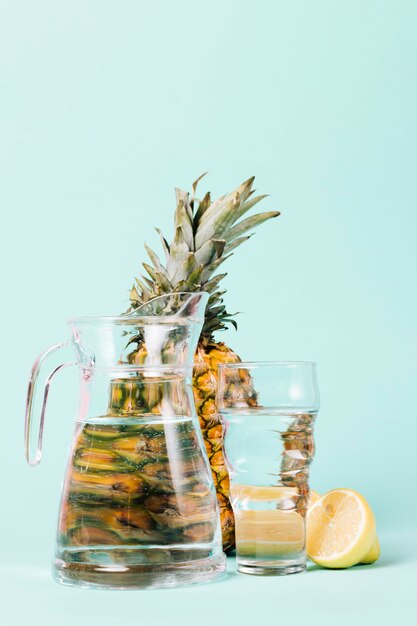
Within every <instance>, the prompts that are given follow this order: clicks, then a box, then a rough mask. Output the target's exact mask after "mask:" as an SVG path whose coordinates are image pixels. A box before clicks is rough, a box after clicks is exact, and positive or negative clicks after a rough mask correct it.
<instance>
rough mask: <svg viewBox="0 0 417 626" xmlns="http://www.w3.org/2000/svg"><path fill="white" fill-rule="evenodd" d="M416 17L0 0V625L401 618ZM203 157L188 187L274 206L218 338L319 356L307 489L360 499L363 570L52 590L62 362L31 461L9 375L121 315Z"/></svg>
mask: <svg viewBox="0 0 417 626" xmlns="http://www.w3.org/2000/svg"><path fill="white" fill-rule="evenodd" d="M416 27H417V3H416V2H413V1H407V0H400V1H398V0H392V1H391V0H385V1H383V0H381V1H379V2H378V1H371V0H362V1H355V0H352V1H347V0H341V1H339V2H334V1H332V0H328V1H325V0H317V1H315V2H313V1H311V2H309V1H307V0H304V1H296V0H295V1H293V2H284V1H277V0H275V1H266V0H257V1H256V2H255V1H254V0H252V1H243V0H242V1H240V2H238V1H233V0H229V1H227V2H225V1H220V0H212V1H211V2H202V1H194V2H192V1H191V0H189V1H185V0H176V1H175V2H170V1H168V0H166V1H164V2H162V1H159V2H158V1H154V2H145V1H143V0H136V1H128V0H123V1H121V2H108V1H100V2H99V1H96V0H90V1H89V2H85V1H81V0H74V1H71V2H69V1H67V0H64V1H60V2H56V1H52V0H50V1H47V0H38V1H37V2H30V1H26V2H24V1H21V0H13V1H8V2H7V1H6V2H5V1H1V0H0V107H1V118H0V181H1V184H0V207H1V213H2V220H1V232H2V243H1V246H0V253H1V268H2V280H1V291H0V293H1V299H2V306H1V316H2V323H1V346H2V354H3V359H2V363H3V365H2V376H1V381H0V382H1V387H2V389H1V398H2V406H3V426H2V442H3V443H2V454H1V474H2V478H3V480H2V490H1V506H0V511H1V513H0V546H1V554H0V563H1V565H2V569H1V570H0V571H1V576H2V578H1V580H2V581H3V585H2V592H3V593H4V599H5V600H6V602H5V603H3V608H2V610H3V611H6V613H7V610H8V609H7V606H9V609H10V611H11V612H10V615H12V616H14V619H15V621H13V622H12V621H9V622H7V623H17V624H20V623H23V620H24V619H26V618H27V617H28V615H29V612H30V611H32V612H34V615H35V617H34V621H33V623H36V624H38V623H41V622H42V623H44V624H45V623H46V624H49V623H52V620H54V621H56V620H57V619H58V618H59V622H60V623H61V624H64V623H65V624H67V623H68V624H69V623H71V624H73V623H78V624H84V623H88V624H93V623H94V624H96V623H97V624H98V623H100V624H103V625H105V624H110V623H111V624H114V623H115V621H118V620H119V619H123V620H133V619H135V621H138V620H139V619H142V620H145V619H146V620H147V621H148V622H150V623H153V624H159V623H162V620H163V619H168V618H169V619H170V621H171V623H178V624H180V623H181V624H188V623H192V621H193V620H196V619H198V621H199V623H200V624H206V623H210V620H211V621H212V620H213V617H212V615H213V612H215V609H214V608H213V607H207V608H206V609H204V611H202V610H201V607H202V603H203V602H204V601H205V602H206V603H207V597H209V598H211V600H212V601H213V602H214V605H215V606H216V607H217V606H221V607H222V610H221V616H222V617H221V619H220V618H219V616H218V617H217V621H218V622H219V620H220V623H227V622H230V621H231V620H232V616H234V619H235V620H236V622H234V623H238V621H240V622H241V623H247V624H250V623H252V622H253V620H254V619H256V617H257V616H260V617H264V618H267V617H269V619H270V620H271V621H272V619H273V620H278V619H279V618H285V619H286V618H291V617H293V616H294V613H296V614H297V615H298V616H299V617H300V618H303V619H309V620H310V621H314V618H317V619H318V620H320V621H321V622H322V623H323V621H325V622H326V621H327V620H328V621H329V623H330V621H334V620H335V619H336V616H338V617H337V619H338V620H339V621H338V624H344V623H346V624H347V623H351V621H353V620H359V621H360V618H361V617H362V618H363V619H365V616H366V617H367V619H371V618H373V619H374V621H375V623H376V622H377V621H379V622H380V623H385V620H387V623H388V621H389V620H390V619H392V618H393V616H394V615H396V616H397V617H398V615H403V616H407V615H409V613H410V611H411V606H412V605H411V601H412V596H411V595H410V589H411V585H412V578H413V576H414V577H415V560H414V561H413V559H415V554H416V542H415V534H416V532H415V531H416V521H415V520H416V518H415V516H416V512H417V510H416V509H417V506H416V489H415V479H414V473H415V463H416V461H415V458H416V444H415V442H416V436H417V428H416V415H415V394H416V374H417V367H416V348H417V330H416V319H417V297H416V268H417V258H416V257H417V254H416V243H415V240H416V229H417V218H416V201H417V187H416V183H415V176H416V174H415V172H416V165H417V141H416V127H417V117H416V110H417V87H416V60H417V40H416ZM205 170H209V175H208V177H207V178H206V180H205V182H204V184H203V185H202V188H203V187H204V189H207V188H209V189H210V190H211V191H212V192H213V193H214V194H221V193H224V192H225V191H228V190H230V189H231V188H233V187H235V186H237V185H238V184H239V183H240V182H241V181H243V180H244V179H246V178H248V177H249V176H251V175H252V174H255V175H256V177H257V180H256V182H257V188H258V190H259V192H260V193H269V194H270V197H269V198H268V199H267V200H265V201H264V202H263V203H262V204H263V208H264V210H270V209H279V210H280V211H281V212H282V215H281V216H280V217H279V218H278V219H277V220H275V221H273V222H271V223H269V224H268V225H264V226H261V227H260V228H259V230H258V232H257V234H256V236H255V237H254V238H253V239H252V240H251V241H250V242H248V243H247V244H245V245H246V247H245V248H241V249H240V250H239V253H238V254H237V255H236V256H235V257H233V258H232V259H231V260H230V261H229V262H228V265H227V270H228V272H229V275H228V277H227V279H226V280H225V286H226V287H227V290H228V294H227V303H228V307H229V309H230V310H231V311H235V310H237V311H242V312H243V313H242V314H241V315H240V316H239V320H238V321H239V331H238V333H235V332H234V331H228V332H227V333H226V334H225V335H224V337H221V338H222V339H225V340H227V342H228V343H229V344H230V345H231V346H233V347H234V348H235V349H236V351H238V352H239V354H240V355H241V356H242V357H244V358H247V359H253V360H257V359H294V360H295V359H311V360H315V361H317V363H318V373H319V382H320V389H321V395H322V408H321V411H320V414H319V418H318V423H317V458H316V461H315V464H314V466H313V471H312V479H311V484H312V487H313V488H315V489H316V490H318V491H320V492H324V491H326V490H328V489H330V488H334V487H351V488H354V489H357V490H359V491H361V492H362V493H363V494H364V495H365V496H366V497H367V498H368V499H369V501H370V503H371V504H372V506H373V508H374V510H375V513H376V517H377V522H378V528H379V533H380V536H381V543H382V558H381V561H380V562H379V563H378V564H377V565H376V566H372V567H367V568H364V567H362V568H355V569H353V570H349V571H345V572H330V571H322V570H320V571H319V570H315V569H314V568H313V569H312V571H311V572H309V573H308V574H307V575H306V576H298V577H290V578H287V579H285V580H283V579H269V580H258V579H256V580H254V579H253V578H250V577H243V578H242V577H236V576H233V575H231V576H230V577H229V579H228V580H227V581H226V582H224V583H222V584H220V583H219V584H216V585H214V586H212V587H200V588H195V589H190V590H177V591H170V592H164V594H165V595H163V592H145V593H143V595H137V594H134V593H127V594H124V595H121V593H114V595H111V594H106V593H96V594H94V593H92V594H88V593H84V594H82V593H77V592H76V591H73V590H69V589H61V588H59V587H56V586H54V585H53V583H52V582H50V579H49V575H48V571H47V568H48V567H49V562H50V559H51V556H52V553H53V545H54V533H55V523H56V513H57V507H58V499H59V493H60V484H61V480H62V476H63V472H64V467H65V462H66V455H67V451H68V445H69V442H70V437H71V430H72V420H73V417H74V412H75V408H76V395H77V375H76V372H70V371H66V372H64V373H62V375H61V376H60V377H59V379H57V380H56V383H54V387H53V390H52V392H51V398H50V400H51V401H50V406H49V411H48V415H47V428H46V434H45V453H44V459H43V462H42V465H41V466H40V467H38V468H36V469H33V470H32V469H29V468H28V467H26V465H25V463H24V459H23V451H22V441H23V414H24V403H25V393H26V384H27V377H28V374H29V371H30V367H31V365H32V362H33V360H34V358H35V357H36V355H37V354H38V353H39V352H40V351H41V350H42V349H44V348H45V347H46V346H48V345H49V344H51V343H54V342H58V341H60V340H62V339H63V338H65V337H66V333H67V330H66V326H65V321H66V319H67V318H68V317H69V316H70V315H72V314H105V313H107V314H112V313H118V312H121V311H122V310H124V308H125V307H126V304H127V297H128V289H129V287H130V284H131V282H132V278H133V276H134V275H135V273H137V272H139V271H140V270H139V262H140V261H141V260H145V253H144V250H143V241H144V240H146V241H147V243H148V244H150V245H153V246H158V245H159V243H158V239H157V235H156V233H155V232H154V230H153V227H154V226H160V227H161V228H162V229H163V230H164V232H165V233H166V234H167V235H169V236H171V234H172V214H173V209H174V193H173V188H174V187H175V186H180V187H182V188H189V187H190V184H191V182H192V181H193V180H194V179H195V178H196V177H197V176H198V175H199V174H200V173H201V172H203V171H205ZM219 338H220V337H219ZM232 565H233V564H231V567H232ZM35 596H37V597H38V599H36V598H35ZM204 598H205V600H204ZM246 603H247V606H246ZM295 606H296V607H297V608H295ZM5 607H6V608H5ZM123 607H124V609H123ZM347 607H349V610H348V609H347ZM123 611H124V612H123ZM340 612H342V613H343V615H342V616H341V613H340ZM48 620H49V621H48ZM173 620H174V621H173ZM222 620H223V621H222Z"/></svg>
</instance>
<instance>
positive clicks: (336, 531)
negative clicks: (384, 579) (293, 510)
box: [307, 489, 376, 568]
mask: <svg viewBox="0 0 417 626" xmlns="http://www.w3.org/2000/svg"><path fill="white" fill-rule="evenodd" d="M375 539H376V524H375V517H374V514H373V512H372V509H371V507H370V506H369V504H368V503H367V501H366V500H365V498H364V497H363V496H361V495H360V494H359V493H357V492H356V491H353V490H351V489H333V490H332V491H329V492H328V493H326V494H325V495H324V496H322V497H321V498H320V499H319V500H317V501H316V502H315V503H314V504H312V506H311V507H310V508H309V510H308V513H307V555H308V558H309V559H311V560H312V561H314V563H317V564H318V565H322V566H323V567H329V568H344V567H351V566H352V565H356V564H357V563H360V562H371V561H369V560H368V561H366V560H365V559H366V558H368V559H369V556H371V557H373V556H375V555H374V554H372V553H371V550H372V548H373V546H374V542H375ZM369 553H370V554H369ZM368 554H369V556H368ZM374 560H376V559H374Z"/></svg>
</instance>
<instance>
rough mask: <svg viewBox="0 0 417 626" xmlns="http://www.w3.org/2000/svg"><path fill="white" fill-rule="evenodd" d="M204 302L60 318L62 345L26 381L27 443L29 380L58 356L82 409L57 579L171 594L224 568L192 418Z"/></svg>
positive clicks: (162, 301) (164, 301)
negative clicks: (72, 369)
mask: <svg viewBox="0 0 417 626" xmlns="http://www.w3.org/2000/svg"><path fill="white" fill-rule="evenodd" d="M207 299H208V295H207V294H205V293H194V294H189V293H181V294H170V295H168V296H161V297H159V298H155V299H154V300H152V301H150V302H149V303H147V304H145V305H143V306H142V307H141V308H140V309H137V310H136V311H135V312H134V314H130V315H123V316H119V317H91V318H88V317H80V318H74V319H72V320H70V321H69V325H70V328H71V339H70V341H68V342H66V343H62V344H58V345H56V346H53V347H52V348H49V350H46V351H45V352H44V353H43V354H42V355H41V356H40V357H39V358H38V360H37V361H36V362H35V364H34V366H33V370H32V376H31V380H30V383H29V389H28V399H27V410H26V424H25V438H26V458H27V461H28V463H29V464H30V465H36V464H38V463H39V461H40V460H41V453H42V434H43V426H44V418H45V407H46V402H47V397H48V391H49V386H50V382H51V380H52V378H53V376H54V375H55V374H56V373H57V372H58V371H59V370H60V369H61V368H62V367H65V366H67V365H72V363H64V364H61V365H59V366H58V367H56V368H55V369H54V370H53V371H52V373H51V374H50V375H49V377H48V378H47V379H46V382H45V387H44V393H43V399H42V401H41V411H40V420H39V430H38V432H37V433H35V432H34V428H33V427H32V426H31V425H32V421H33V420H32V413H33V404H34V400H35V390H36V381H37V379H38V375H39V373H40V370H41V367H42V366H43V364H44V362H45V360H46V359H48V358H49V357H50V356H51V354H52V353H54V352H55V351H57V350H63V349H67V350H68V349H70V350H71V351H72V352H73V353H74V351H75V355H76V363H75V365H78V367H79V372H80V390H79V408H78V415H77V418H76V425H75V431H74V436H73V442H72V447H71V453H70V458H69V462H68V467H67V472H66V477H65V481H64V485H63V491H62V499H61V507H60V514H59V523H58V535H57V549H56V558H55V560H54V575H55V578H56V579H57V580H58V581H59V582H62V583H65V584H70V585H76V586H83V587H107V588H108V587H111V588H126V587H133V588H147V587H172V586H176V585H180V584H189V583H195V582H201V581H206V580H209V579H211V578H213V577H215V576H217V575H219V574H221V573H222V572H223V571H224V569H225V556H224V554H223V552H222V547H221V529H220V521H219V512H218V508H217V499H216V494H215V490H214V486H213V481H212V476H211V471H210V466H209V463H208V459H207V456H206V452H205V447H204V442H203V439H202V435H201V432H200V427H199V424H198V420H197V417H196V411H195V406H194V400H193V394H192V386H191V373H192V366H193V358H194V352H195V349H196V345H197V341H198V338H199V335H200V332H201V327H202V323H203V319H204V310H205V306H206V304H207Z"/></svg>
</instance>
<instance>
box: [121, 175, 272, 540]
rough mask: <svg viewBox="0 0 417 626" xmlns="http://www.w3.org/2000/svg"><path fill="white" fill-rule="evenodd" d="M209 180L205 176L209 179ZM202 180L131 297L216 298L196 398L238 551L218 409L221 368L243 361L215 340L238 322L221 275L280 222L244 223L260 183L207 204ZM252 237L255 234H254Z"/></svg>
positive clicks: (202, 344) (229, 535)
mask: <svg viewBox="0 0 417 626" xmlns="http://www.w3.org/2000/svg"><path fill="white" fill-rule="evenodd" d="M203 176H204V174H203ZM201 178H202V176H200V178H198V179H197V180H196V181H195V182H194V183H193V185H192V192H191V194H188V193H187V192H185V191H182V190H180V189H176V200H177V206H176V211H175V236H174V240H173V242H172V243H171V245H169V244H168V242H167V240H166V239H165V238H164V236H163V235H162V233H161V231H160V230H159V229H157V231H158V233H159V234H160V236H161V241H162V246H163V249H164V252H165V261H164V262H162V261H161V260H160V259H159V257H158V256H157V254H156V253H155V252H154V251H153V250H151V249H150V248H148V246H146V245H145V248H146V250H147V253H148V255H149V258H150V261H151V264H148V263H143V267H144V268H145V270H146V273H147V276H142V277H141V278H137V279H136V284H135V286H133V287H132V289H131V292H130V300H131V309H130V310H135V309H136V308H138V307H139V306H141V305H142V304H144V303H145V302H148V301H149V300H151V299H153V298H155V297H157V296H160V295H163V294H166V293H172V292H180V291H187V292H193V291H207V292H208V293H210V299H209V303H208V306H207V309H206V317H205V323H204V327H203V331H202V334H201V337H200V341H199V345H198V348H197V352H196V357H195V369H194V377H193V388H194V397H195V403H196V407H197V413H198V417H199V420H200V425H201V429H202V432H203V436H204V441H205V444H206V449H207V454H208V457H209V460H210V465H211V469H212V472H213V479H214V484H215V487H216V491H217V497H218V502H219V508H220V517H221V525H222V533H223V547H224V549H225V550H226V551H227V550H230V549H232V548H233V547H234V519H233V513H232V508H231V505H230V502H229V478H228V473H227V469H226V465H225V460H224V455H223V433H222V426H221V423H220V418H219V415H218V412H217V408H216V401H215V395H216V388H217V366H218V365H219V364H220V363H235V362H238V361H240V358H239V357H238V356H237V354H235V352H233V350H232V349H231V348H229V347H228V346H226V345H225V344H224V343H222V342H217V341H216V340H215V339H214V334H215V333H216V332H217V331H220V330H224V329H225V328H226V327H227V325H228V324H229V323H230V324H232V325H233V326H235V327H237V325H236V322H235V320H234V319H233V318H232V316H231V315H229V313H228V312H227V311H226V307H225V305H224V304H223V295H224V293H225V291H224V290H222V289H221V288H220V287H219V283H220V281H221V280H222V278H224V277H225V275H226V274H222V273H217V274H216V271H217V270H218V268H219V266H220V265H221V264H222V263H223V262H224V261H225V260H226V259H228V258H229V257H230V256H231V254H232V251H233V250H234V249H235V248H237V247H238V246H239V245H240V244H242V243H244V242H245V241H247V240H248V239H249V238H250V236H251V233H250V231H252V230H253V229H254V228H255V227H256V226H258V225H259V224H262V223H263V222H265V221H266V220H268V219H270V218H273V217H277V216H278V215H279V212H278V211H270V212H265V213H260V214H257V215H253V216H251V217H246V218H245V219H240V218H242V217H243V216H244V215H245V214H246V213H247V212H248V211H249V210H250V209H251V208H252V207H253V206H255V205H256V204H257V203H258V202H259V201H260V200H262V199H263V198H264V197H265V196H262V195H261V196H254V195H253V194H254V189H253V182H254V177H252V178H250V179H248V180H247V181H245V182H244V183H242V184H241V185H240V186H239V187H237V188H236V189H235V190H234V191H231V192H230V193H228V194H226V195H224V196H221V197H219V198H218V199H217V200H214V201H213V202H212V200H211V197H210V193H206V195H205V196H204V197H203V199H202V200H197V199H196V198H195V193H196V189H197V184H198V182H199V180H200V179H201ZM248 233H249V234H248Z"/></svg>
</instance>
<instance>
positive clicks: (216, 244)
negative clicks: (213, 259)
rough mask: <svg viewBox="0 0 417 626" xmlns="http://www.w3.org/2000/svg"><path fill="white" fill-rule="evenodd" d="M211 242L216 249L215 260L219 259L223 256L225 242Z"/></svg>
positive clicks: (216, 240) (220, 240)
mask: <svg viewBox="0 0 417 626" xmlns="http://www.w3.org/2000/svg"><path fill="white" fill-rule="evenodd" d="M212 242H213V243H214V247H215V248H216V254H217V258H218V259H219V258H220V257H221V255H222V254H223V250H224V248H225V245H226V240H225V239H212Z"/></svg>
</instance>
